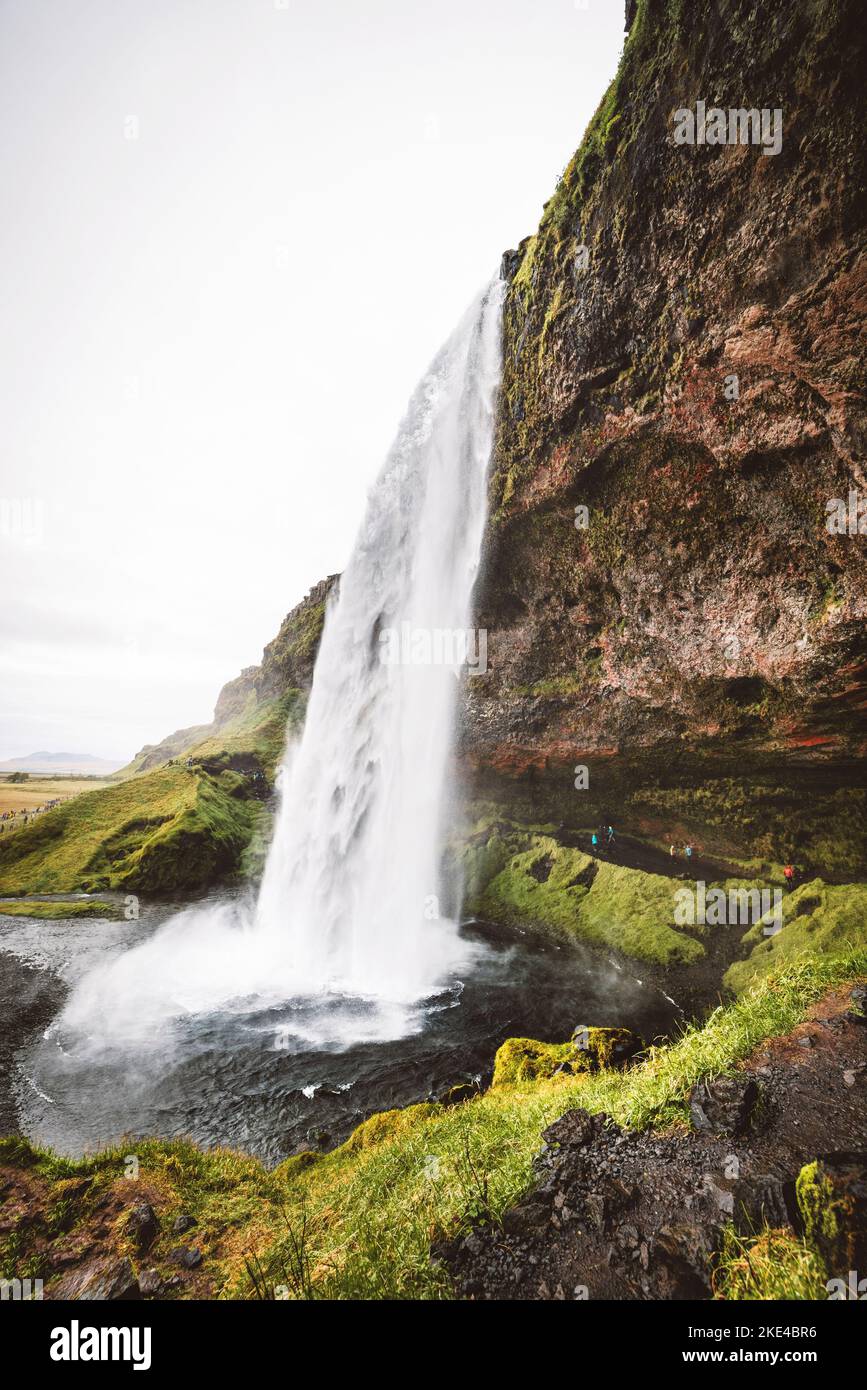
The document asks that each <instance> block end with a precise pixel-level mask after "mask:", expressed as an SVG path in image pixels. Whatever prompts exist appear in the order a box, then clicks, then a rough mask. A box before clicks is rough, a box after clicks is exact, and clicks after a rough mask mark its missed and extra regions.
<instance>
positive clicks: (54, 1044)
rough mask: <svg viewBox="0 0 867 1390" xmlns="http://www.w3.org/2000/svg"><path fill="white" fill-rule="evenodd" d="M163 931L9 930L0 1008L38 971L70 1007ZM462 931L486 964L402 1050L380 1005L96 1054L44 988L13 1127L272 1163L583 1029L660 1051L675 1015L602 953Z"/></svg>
mask: <svg viewBox="0 0 867 1390" xmlns="http://www.w3.org/2000/svg"><path fill="white" fill-rule="evenodd" d="M155 925H156V922H151V923H150V924H145V925H144V926H143V925H142V924H128V923H125V924H117V923H94V922H87V923H81V922H75V923H71V922H70V923H47V922H33V921H31V922H27V923H24V922H22V921H20V920H19V921H16V922H12V921H10V919H8V918H7V919H2V918H0V1002H3V1001H11V999H12V998H13V997H19V991H20V985H21V981H22V980H23V979H24V978H25V977H26V978H27V980H28V981H29V982H30V990H31V993H32V981H33V973H34V969H35V970H37V971H40V970H41V972H42V974H43V976H44V978H45V979H46V981H50V982H51V985H52V989H53V997H54V999H55V1000H56V1003H57V1004H59V1002H60V996H62V994H63V993H65V988H66V986H65V985H64V984H63V979H65V980H66V981H67V982H69V981H70V980H71V979H73V978H74V977H75V975H76V974H80V973H81V971H82V970H83V969H85V968H87V967H89V965H91V964H93V963H94V962H95V961H97V960H98V959H100V956H101V955H102V954H103V953H105V952H110V953H114V952H116V951H118V950H119V949H122V948H123V947H124V946H125V945H129V944H134V943H135V941H136V940H140V939H141V937H142V935H143V934H147V933H148V932H150V931H152V930H153V929H154V926H155ZM64 928H65V933H64ZM464 932H465V934H467V935H468V936H470V937H472V938H473V940H474V941H475V943H476V944H477V945H478V946H479V947H480V949H479V951H478V956H477V959H476V962H475V965H474V966H473V968H472V969H471V970H468V971H466V972H465V975H464V978H461V979H452V980H450V981H448V982H447V983H446V984H445V985H444V986H443V988H442V989H441V990H440V991H439V992H438V993H436V994H434V995H432V996H431V997H429V998H427V999H425V1000H423V1001H420V1002H419V1003H418V1004H416V1005H414V1006H413V1007H412V1008H411V1009H410V1010H409V1012H408V1013H407V1014H405V1015H404V1016H403V1017H402V1019H401V1022H400V1026H399V1029H398V1030H397V1031H401V1032H403V1033H404V1035H403V1036H397V1037H395V1036H388V1034H389V1031H390V1028H389V1025H390V1022H391V1020H389V1018H388V1016H387V1012H386V1015H385V1017H383V1011H382V1009H381V1008H380V1007H378V1006H377V1005H376V1004H374V1003H373V1002H372V1001H364V1000H359V999H352V998H340V997H329V998H328V999H322V998H317V999H315V1000H309V999H308V1000H290V1001H287V1002H285V1003H283V1004H280V1005H279V1006H274V1007H269V1008H266V1009H263V1008H257V1007H256V1004H255V1002H252V1003H251V1004H250V1005H249V1007H248V1008H247V1009H246V1011H245V1010H239V1009H237V1008H235V1010H234V1011H232V1012H219V1013H212V1014H206V1015H197V1016H195V1017H191V1018H187V1019H185V1020H184V1021H183V1022H182V1023H181V1024H179V1025H178V1027H177V1028H176V1029H175V1031H174V1033H173V1036H172V1038H171V1041H170V1042H169V1041H166V1042H165V1044H163V1041H162V1040H161V1039H160V1038H159V1037H155V1038H151V1039H150V1040H149V1043H148V1045H147V1046H146V1047H143V1048H130V1047H126V1048H124V1049H122V1050H117V1051H113V1052H106V1051H105V1050H104V1049H102V1050H100V1051H99V1052H97V1053H94V1054H93V1055H87V1054H86V1053H84V1054H83V1053H82V1052H81V1051H80V1050H78V1049H74V1048H69V1049H67V1048H66V1047H65V1043H66V1041H67V1040H66V1039H65V1038H64V1035H63V1029H62V1027H58V1026H57V1025H56V1024H51V1025H50V1026H48V1027H47V1028H46V1026H45V1025H46V997H48V996H46V992H45V991H43V992H42V994H41V995H40V1007H39V1008H38V1009H37V1010H36V1011H35V1012H34V1014H33V1016H32V1017H30V1018H28V1013H27V1008H26V1006H25V1007H24V1008H23V1009H22V1008H19V1010H18V1014H17V1027H18V1030H19V1033H18V1037H19V1042H20V1045H19V1046H18V1048H17V1050H16V1052H15V1063H14V1071H13V1076H12V1085H11V1099H12V1100H13V1101H14V1104H15V1108H16V1111H17V1123H18V1125H19V1127H20V1128H21V1129H22V1130H23V1131H24V1132H25V1133H27V1134H28V1135H29V1136H30V1137H31V1138H33V1139H36V1140H38V1141H39V1142H42V1143H47V1144H50V1145H51V1146H52V1147H53V1148H55V1149H57V1150H58V1151H60V1152H63V1153H67V1154H70V1155H76V1154H80V1153H82V1152H85V1151H88V1150H93V1149H96V1148H99V1147H101V1146H104V1145H106V1144H109V1143H115V1142H118V1141H119V1140H121V1139H122V1138H131V1139H133V1140H134V1139H135V1138H138V1137H147V1136H151V1135H159V1136H162V1137H170V1136H178V1135H188V1136H189V1137H191V1138H192V1139H194V1140H195V1141H196V1142H198V1143H200V1144H203V1145H212V1144H228V1145H231V1146H233V1147H237V1148H242V1149H245V1150H247V1151H248V1152H251V1153H255V1154H257V1155H259V1156H260V1157H261V1158H262V1159H264V1160H265V1161H266V1162H269V1163H274V1162H277V1161H279V1160H280V1159H281V1158H284V1157H285V1156H286V1155H288V1154H291V1153H293V1152H297V1151H298V1150H299V1149H302V1148H309V1147H318V1146H322V1147H330V1146H332V1145H333V1144H336V1143H339V1142H341V1141H342V1140H343V1139H345V1138H346V1136H347V1135H348V1134H349V1133H350V1131H351V1130H352V1129H353V1128H354V1126H355V1125H357V1124H358V1123H359V1122H360V1121H361V1120H362V1119H365V1118H366V1117H367V1116H368V1115H370V1114H372V1113H374V1112H375V1111H377V1110H387V1109H391V1108H392V1107H395V1106H403V1105H408V1104H411V1103H413V1102H416V1101H420V1100H426V1099H428V1098H432V1097H436V1096H438V1095H441V1094H442V1092H443V1091H445V1090H446V1089H447V1088H448V1087H449V1086H451V1085H454V1084H456V1083H458V1082H461V1081H464V1080H468V1079H478V1080H479V1081H481V1082H482V1083H483V1084H484V1083H486V1082H487V1080H488V1079H489V1077H490V1071H491V1068H492V1065H493V1059H494V1053H495V1052H496V1049H497V1047H498V1046H499V1044H500V1043H501V1042H502V1041H503V1040H504V1039H505V1038H507V1037H516V1036H519V1037H520V1036H528V1037H534V1038H540V1039H542V1040H543V1041H562V1040H563V1039H565V1038H568V1037H569V1036H570V1034H571V1032H572V1030H573V1029H574V1028H575V1027H576V1026H577V1025H578V1024H579V1023H584V1024H589V1025H614V1024H620V1025H626V1026H628V1027H631V1028H633V1029H634V1030H635V1031H637V1032H639V1033H641V1034H642V1035H643V1036H644V1037H645V1038H647V1039H650V1038H652V1037H656V1036H659V1035H661V1034H663V1033H665V1032H667V1031H669V1030H670V1029H671V1027H672V1026H673V1025H674V1023H675V1022H676V1020H677V1018H678V1017H679V1014H678V1010H677V1009H676V1007H675V1006H674V1005H673V1004H672V1003H671V1001H669V1000H667V999H666V998H665V996H664V995H662V994H660V993H659V992H658V991H657V990H656V989H654V988H652V987H650V986H647V985H644V984H642V983H640V982H639V981H637V980H636V979H633V978H632V977H631V976H630V975H629V974H628V973H627V972H626V971H624V970H619V969H617V968H616V967H615V966H614V965H613V964H608V963H607V962H606V961H605V960H604V959H600V957H598V956H596V955H590V954H589V953H585V952H582V951H572V950H569V949H566V948H560V949H558V948H557V947H554V946H548V945H545V944H539V943H538V942H530V941H528V940H525V939H523V938H521V937H516V936H513V935H508V934H506V933H503V932H501V931H497V930H494V929H492V928H488V927H485V926H482V925H481V924H472V925H468V926H466V927H465V928H464ZM55 1007H56V1006H55ZM28 1032H29V1033H30V1036H29V1037H28V1036H27V1034H28Z"/></svg>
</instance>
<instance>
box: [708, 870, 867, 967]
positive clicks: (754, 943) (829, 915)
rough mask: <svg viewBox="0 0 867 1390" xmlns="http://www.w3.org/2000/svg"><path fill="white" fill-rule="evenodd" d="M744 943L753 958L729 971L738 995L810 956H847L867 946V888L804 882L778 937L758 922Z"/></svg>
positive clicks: (787, 902) (789, 901) (786, 909)
mask: <svg viewBox="0 0 867 1390" xmlns="http://www.w3.org/2000/svg"><path fill="white" fill-rule="evenodd" d="M743 940H744V943H745V945H747V946H748V947H751V950H750V954H749V955H748V956H747V958H746V960H739V961H735V963H734V965H732V966H730V967H729V969H728V971H727V972H726V975H725V981H724V982H725V984H726V986H727V987H728V988H729V989H731V990H733V991H734V993H736V994H740V993H742V992H743V991H744V990H745V989H748V988H749V987H750V986H752V985H753V984H755V983H756V981H757V980H759V979H761V978H762V977H763V976H765V975H768V974H770V973H771V972H772V971H776V970H779V969H780V967H781V966H782V965H783V964H787V963H788V962H790V961H794V960H797V959H799V958H801V957H804V956H806V955H810V956H835V955H845V954H846V953H847V952H848V951H850V950H851V949H853V948H856V947H859V946H862V945H867V884H863V883H848V884H827V883H824V882H823V881H822V879H820V878H817V879H813V880H812V881H811V882H809V883H804V884H801V886H800V887H799V888H797V889H796V890H795V891H794V892H793V893H790V894H788V895H787V896H786V897H785V898H784V899H783V925H782V929H781V930H780V931H779V932H777V933H776V935H774V936H767V937H766V936H765V935H764V932H763V928H762V925H761V923H757V924H756V925H755V926H752V927H751V928H750V930H749V931H748V932H747V933H746V934H745V935H744V937H743Z"/></svg>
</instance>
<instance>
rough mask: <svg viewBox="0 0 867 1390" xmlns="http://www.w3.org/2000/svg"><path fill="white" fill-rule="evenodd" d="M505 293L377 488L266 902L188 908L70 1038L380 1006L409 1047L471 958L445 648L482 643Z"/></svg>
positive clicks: (397, 446) (423, 406)
mask: <svg viewBox="0 0 867 1390" xmlns="http://www.w3.org/2000/svg"><path fill="white" fill-rule="evenodd" d="M502 289H503V287H502V283H501V282H500V281H495V282H494V283H493V284H492V285H491V286H490V287H489V288H488V289H487V291H486V292H485V293H484V294H483V295H482V296H481V297H480V299H479V300H478V302H477V303H476V304H474V305H473V307H472V308H471V309H470V311H469V312H468V313H467V314H466V316H465V317H464V319H463V320H462V322H461V323H460V325H459V326H458V328H457V330H456V331H455V333H454V334H453V335H452V337H451V338H450V339H449V340H448V342H447V343H446V344H445V346H444V347H443V348H442V350H441V351H440V353H439V354H438V356H437V357H436V358H435V360H434V362H433V363H432V365H431V367H430V369H429V370H428V372H427V374H426V375H425V377H424V378H423V380H422V381H421V383H420V384H419V386H418V387H417V389H416V391H415V394H414V395H413V397H412V400H411V402H410V406H409V410H408V412H407V415H406V418H405V419H404V421H403V424H402V425H401V427H400V431H399V433H398V436H397V439H396V441H395V443H394V445H393V447H392V449H391V452H390V453H389V455H388V458H387V459H386V462H385V466H384V468H383V470H382V472H381V474H380V476H379V478H378V480H377V482H376V484H375V485H374V487H373V489H372V491H371V494H370V497H369V501H368V506H367V512H366V515H365V518H364V522H363V524H362V527H361V531H360V534H359V536H358V539H357V542H356V545H355V549H354V551H353V553H352V556H351V559H350V561H349V564H348V565H347V567H346V570H345V572H344V574H343V576H342V578H341V580H340V584H339V593H338V596H337V597H336V599H335V600H334V601H333V602H332V603H331V604H330V606H329V610H328V613H327V615H326V621H325V627H324V631H323V636H322V641H321V644H320V649H319V655H318V658H317V661H316V669H315V672H314V677H313V686H312V690H311V693H310V700H309V705H308V710H307V717H306V721H305V725H304V730H303V733H302V735H301V738H300V741H298V742H297V744H292V743H290V745H289V746H288V747H287V750H286V755H285V758H284V765H283V767H282V769H281V774H280V788H281V794H280V808H279V812H278V815H277V819H276V825H275V830H274V836H273V840H272V844H271V848H270V852H269V855H268V860H267V864H266V868H265V873H264V877H263V881H262V885H261V890H260V893H259V898H258V901H257V902H256V903H255V905H253V906H250V907H244V906H239V905H238V904H236V903H230V902H226V903H223V904H219V905H216V906H215V905H209V906H203V907H196V908H190V909H188V910H187V911H185V912H183V913H181V914H180V915H179V916H177V917H175V918H173V919H171V920H170V921H169V922H168V923H167V924H166V925H165V926H163V927H162V928H161V929H160V930H159V931H158V932H157V933H156V934H155V935H154V936H152V937H150V938H149V939H147V940H145V941H144V942H142V943H141V944H140V945H137V946H135V947H133V948H132V949H129V950H126V951H124V952H122V953H120V954H118V955H117V956H116V957H115V958H114V959H112V960H110V961H106V962H104V963H103V964H101V965H100V966H98V967H97V968H96V969H95V970H93V971H91V972H89V973H87V974H86V975H85V976H84V978H83V979H82V980H81V981H80V982H79V983H78V984H77V985H76V987H75V989H74V990H73V993H72V995H71V997H70V999H69V1001H68V1003H67V1006H66V1008H65V1010H64V1012H63V1015H62V1018H61V1021H60V1022H61V1028H62V1030H67V1029H71V1030H72V1032H73V1033H76V1034H78V1035H79V1037H81V1036H84V1035H86V1037H87V1039H88V1040H89V1041H90V1042H91V1043H94V1044H95V1043H97V1042H99V1043H100V1044H103V1043H106V1042H108V1043H109V1044H110V1045H113V1044H114V1043H116V1042H121V1041H123V1040H127V1041H130V1042H135V1043H136V1045H138V1044H139V1043H140V1042H143V1041H151V1042H153V1041H154V1040H155V1039H159V1038H161V1037H162V1036H163V1035H162V1033H161V1031H160V1030H161V1029H162V1026H163V1025H164V1024H165V1023H166V1022H168V1021H169V1020H171V1019H190V1017H191V1016H200V1015H202V1014H206V1013H212V1012H214V1011H217V1010H223V1011H225V1010H226V1009H236V1010H249V1009H250V1008H251V1007H267V1006H269V1005H270V1004H272V1003H275V1002H278V1001H280V1000H292V999H300V998H302V997H304V998H307V999H309V998H310V996H319V997H322V996H330V997H331V998H332V999H333V998H338V997H339V998H343V999H345V998H346V997H347V996H366V997H368V998H369V997H371V996H373V997H376V998H377V999H379V1000H380V1001H381V1007H380V1008H379V1009H378V1013H377V1019H376V1021H375V1023H371V1020H370V1018H369V1017H368V1018H367V1019H366V1021H365V1022H364V1025H363V1026H364V1027H365V1028H367V1029H370V1028H373V1030H374V1031H377V1030H378V1031H379V1033H380V1034H382V1035H388V1034H390V1035H392V1036H396V1035H398V1034H399V1033H400V1031H401V1030H405V1029H406V1027H407V1026H408V1025H407V1013H406V1008H405V1006H406V1004H407V1002H408V1001H411V1000H418V999H419V998H421V997H423V996H424V995H425V993H430V992H431V991H432V990H433V989H435V988H436V986H437V985H438V983H439V982H441V981H442V980H443V979H444V978H445V976H446V975H447V973H448V972H449V971H452V972H454V969H455V967H456V965H457V964H458V963H459V962H460V961H461V959H462V955H463V953H464V952H465V951H466V949H467V948H466V947H465V946H464V945H462V943H461V941H460V938H459V936H458V931H457V925H456V923H455V921H454V920H453V918H454V903H452V917H451V919H450V918H449V916H448V914H447V911H446V904H445V901H444V896H443V890H442V885H441V882H440V858H441V852H442V830H443V820H444V813H445V812H446V809H447V798H448V791H449V782H450V756H451V749H452V739H453V733H454V723H455V715H456V709H457V701H458V695H459V691H460V677H461V670H460V667H459V660H460V657H461V647H460V643H459V642H458V641H455V640H453V641H452V643H451V649H450V646H449V641H448V637H449V635H451V637H452V638H454V636H455V634H466V631H467V625H468V622H469V618H470V613H471V598H472V589H473V583H474V579H475V576H476V572H477V570H478V566H479V558H480V551H481V544H482V535H483V532H484V526H485V515H486V512H485V498H486V472H487V466H488V460H489V456H490V451H491V442H492V435H493V418H494V407H495V399H496V392H497V387H498V383H499V377H500V317H501V313H500V311H501V305H502ZM407 634H411V636H410V640H409V642H407V641H406V640H398V641H397V642H395V641H394V640H393V639H395V637H397V638H398V639H406V637H407ZM419 639H420V645H419ZM437 639H439V640H437ZM426 655H427V656H429V657H430V658H431V659H430V660H428V661H425V660H424V658H425V656H426ZM472 655H473V656H475V652H473V653H472ZM395 656H396V657H397V659H396V660H395V659H394V658H395ZM419 656H421V658H422V660H421V661H420V662H419V660H418V658H419ZM384 658H391V659H384ZM389 1009H391V1010H392V1012H391V1013H389ZM298 1017H299V1015H298V1014H297V1013H296V1022H297V1018H298ZM332 1022H333V1013H332ZM293 1026H294V1025H293ZM335 1026H336V1025H335ZM352 1027H353V1028H355V1029H356V1030H357V1029H358V1027H359V1020H358V1018H357V1016H354V1017H353V1020H352Z"/></svg>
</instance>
